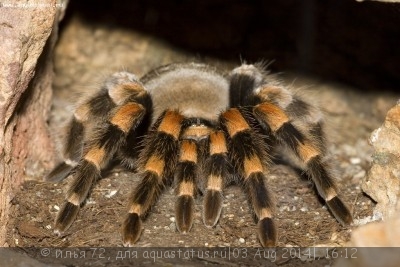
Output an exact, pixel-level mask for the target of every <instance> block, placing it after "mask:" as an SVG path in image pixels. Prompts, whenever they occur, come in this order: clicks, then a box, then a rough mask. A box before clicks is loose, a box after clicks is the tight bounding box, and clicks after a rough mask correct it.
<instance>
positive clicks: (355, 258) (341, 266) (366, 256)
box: [334, 215, 400, 267]
mask: <svg viewBox="0 0 400 267" xmlns="http://www.w3.org/2000/svg"><path fill="white" fill-rule="evenodd" d="M346 247H347V248H346V249H347V256H348V258H347V259H344V257H343V256H344V254H342V255H343V256H342V257H343V259H340V260H338V261H337V262H336V263H335V265H334V266H335V267H374V266H385V267H397V266H399V265H398V264H399V262H400V254H399V253H398V247H400V215H397V216H395V217H393V218H391V219H389V220H387V221H385V222H373V223H370V224H367V225H365V226H362V227H360V228H358V229H356V230H354V232H353V234H352V237H351V241H350V243H349V244H347V245H346ZM396 247H397V248H396Z"/></svg>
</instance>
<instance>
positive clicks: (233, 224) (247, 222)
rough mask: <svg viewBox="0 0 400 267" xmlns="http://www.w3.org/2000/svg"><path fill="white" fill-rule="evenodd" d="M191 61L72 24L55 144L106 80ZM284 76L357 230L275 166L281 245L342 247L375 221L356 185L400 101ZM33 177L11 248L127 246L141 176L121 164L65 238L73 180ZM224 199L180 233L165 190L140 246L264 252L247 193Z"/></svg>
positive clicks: (16, 209) (123, 35)
mask: <svg viewBox="0 0 400 267" xmlns="http://www.w3.org/2000/svg"><path fill="white" fill-rule="evenodd" d="M83 36H84V38H85V42H84V43H81V42H80V41H79V40H82V38H83ZM193 58H195V57H193V56H191V55H187V54H186V53H183V52H180V51H177V50H176V49H174V48H172V47H169V46H168V45H166V44H163V43H161V42H160V41H158V40H156V39H152V38H150V37H147V36H142V35H140V34H138V33H134V32H125V31H123V30H116V29H111V28H107V27H104V26H92V25H86V24H85V23H83V22H81V21H80V20H78V19H74V20H73V21H72V22H71V23H70V25H68V26H67V27H66V28H65V30H64V32H63V35H62V36H61V38H60V41H59V44H58V47H57V51H56V57H55V64H56V80H55V82H54V89H55V91H54V107H53V109H52V113H51V118H50V127H51V129H52V133H53V134H54V138H55V139H58V136H59V132H60V129H61V128H62V125H63V124H64V123H65V122H66V119H67V118H68V116H69V115H70V114H71V113H70V111H71V109H72V106H73V103H75V102H76V98H75V97H76V95H77V94H80V93H81V92H82V91H84V90H92V89H93V88H96V84H97V85H98V84H99V81H101V80H102V77H101V76H103V77H104V76H105V75H107V73H111V72H113V71H115V70H120V69H121V68H127V69H129V70H130V71H132V72H134V73H137V74H139V75H141V74H143V73H145V72H146V71H147V70H149V69H151V68H152V67H155V66H158V65H162V64H165V63H168V62H173V61H187V60H191V59H193ZM197 60H198V59H197ZM202 60H203V59H202ZM276 60H279V59H276ZM204 61H206V62H211V63H216V64H218V65H219V66H221V67H223V68H227V67H230V66H232V63H231V62H219V61H218V60H216V59H207V58H206V59H204ZM281 77H282V78H283V79H284V80H285V81H286V82H287V83H288V84H291V86H292V87H294V88H303V89H304V90H305V92H306V93H305V94H306V95H312V98H313V99H317V100H318V102H319V103H320V106H321V107H322V110H323V111H324V112H325V115H326V119H327V122H328V123H327V129H326V130H327V134H328V137H329V140H330V144H329V146H328V147H329V152H330V160H331V161H332V162H333V164H334V166H335V167H336V170H337V175H338V184H339V188H340V196H341V197H342V199H343V200H344V201H345V202H346V203H347V204H348V205H349V207H351V210H352V213H353V217H354V219H355V223H354V225H353V226H351V227H342V226H341V225H340V224H339V223H338V222H337V221H336V220H335V219H334V217H333V216H332V215H331V214H330V212H329V211H328V210H327V208H326V206H325V205H324V203H323V202H321V201H320V199H319V198H318V197H317V195H316V193H315V190H314V187H313V185H312V184H311V183H310V182H309V181H308V180H305V179H300V177H299V175H298V173H297V172H296V171H295V170H294V169H293V168H291V167H290V166H287V165H276V166H273V167H272V169H271V171H270V173H269V174H268V182H267V183H268V185H269V186H270V188H271V191H272V192H274V194H275V196H276V200H277V201H276V202H277V209H276V210H277V213H276V217H275V218H276V223H277V225H278V234H279V236H278V246H279V247H291V246H294V247H308V246H322V247H328V246H335V247H338V246H339V247H340V246H344V245H345V243H346V242H347V241H348V240H349V237H350V234H351V231H352V229H354V227H357V225H360V224H362V223H365V222H366V221H370V220H371V219H372V218H371V216H372V208H373V206H374V203H373V202H372V201H371V199H370V198H368V197H367V196H365V195H364V194H363V193H362V191H361V188H360V183H361V179H362V178H363V177H364V176H365V174H366V172H367V170H368V167H369V164H370V162H371V154H372V149H371V147H370V146H369V144H368V138H369V135H370V133H371V132H372V130H373V129H375V128H377V127H379V125H380V124H381V123H382V122H383V119H384V116H385V114H386V112H387V110H388V109H389V108H390V107H391V106H393V105H394V103H395V102H396V100H397V99H398V97H399V96H398V95H397V96H396V95H393V94H390V93H381V94H378V93H376V92H375V93H371V92H365V91H363V90H362V88H349V87H347V86H344V85H341V84H335V83H331V82H328V81H323V80H320V79H318V78H309V77H303V76H299V75H298V74H293V73H287V74H283V75H282V76H281ZM27 178H28V179H29V180H28V181H27V182H26V183H24V184H23V185H22V186H21V190H20V192H19V193H18V194H17V195H16V196H15V197H14V199H13V200H12V204H13V206H12V211H11V213H10V214H12V217H11V218H10V220H9V224H8V225H7V226H6V227H7V229H8V240H7V242H8V244H9V245H10V246H16V247H120V246H122V242H121V236H120V226H121V222H122V220H123V219H124V217H125V214H126V211H127V208H126V200H127V196H128V195H129V192H130V191H131V190H132V189H133V188H134V187H135V186H136V184H137V183H138V178H137V175H135V174H134V173H130V172H127V171H125V170H123V169H121V168H120V167H117V168H115V169H113V170H112V171H111V172H110V173H109V175H108V176H107V177H104V178H103V179H102V180H100V181H99V182H98V183H97V184H96V185H95V187H94V188H93V190H92V193H91V194H90V197H89V199H88V200H87V202H86V204H85V205H84V206H83V207H82V209H81V211H80V213H79V214H78V217H77V220H76V221H75V223H74V224H73V225H72V227H71V228H70V229H69V230H68V231H67V232H66V233H65V234H64V235H63V236H61V237H58V236H56V235H54V234H53V222H54V219H55V217H56V214H57V211H58V209H59V208H60V207H61V206H62V204H63V201H64V192H65V191H66V188H67V184H68V182H70V180H69V179H67V180H66V181H63V182H62V183H60V184H52V183H46V182H42V181H41V177H27ZM224 197H225V198H224V205H223V206H224V207H223V211H222V214H221V218H220V220H219V223H218V224H217V226H216V227H214V228H212V229H209V228H206V227H205V226H204V225H203V223H202V220H201V212H202V207H201V203H202V197H201V196H200V197H198V198H197V199H196V213H195V219H194V225H193V228H192V230H191V231H190V232H189V233H188V234H180V233H178V232H177V230H176V227H175V215H174V204H175V197H174V193H173V190H172V189H167V190H165V192H164V194H163V195H162V196H161V198H160V199H159V201H158V202H157V204H156V205H155V207H154V208H153V209H152V211H151V213H150V215H149V216H148V218H147V220H146V221H145V222H144V231H143V234H142V236H141V238H140V240H139V242H138V243H137V246H138V247H259V242H258V240H257V236H256V224H255V222H254V221H253V218H252V216H251V213H250V211H249V208H248V203H247V200H246V197H245V195H244V193H243V192H242V190H241V188H239V187H237V186H231V187H229V188H227V189H226V190H225V192H224ZM211 263H214V262H211ZM217 263H218V262H217ZM237 263H238V262H237ZM324 264H325V265H329V264H330V262H329V261H328V262H325V263H324ZM234 266H236V264H235V265H234ZM288 266H290V263H288Z"/></svg>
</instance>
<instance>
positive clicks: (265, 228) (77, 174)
mask: <svg viewBox="0 0 400 267" xmlns="http://www.w3.org/2000/svg"><path fill="white" fill-rule="evenodd" d="M322 124H323V123H322V116H321V115H320V112H319V110H318V109H316V108H315V107H313V106H312V105H310V104H309V103H307V102H305V101H304V100H302V99H301V98H300V97H298V96H297V95H295V94H293V93H292V92H291V91H290V90H288V89H287V88H286V87H284V86H282V85H281V84H280V83H279V82H277V81H276V79H274V78H273V76H271V75H268V73H267V72H266V71H265V70H264V68H263V66H262V65H261V64H255V65H247V64H242V65H241V66H239V67H237V68H235V69H233V70H232V71H231V72H230V73H229V74H227V75H223V74H221V73H219V72H218V71H217V70H216V69H214V68H212V67H210V66H207V65H203V64H195V63H188V64H171V65H167V66H163V67H160V68H158V69H155V70H153V71H151V72H150V73H148V74H146V75H145V76H144V77H142V78H141V79H138V78H137V77H136V76H135V75H133V74H131V73H128V72H118V73H115V74H113V75H112V76H111V77H109V78H108V79H107V80H106V81H105V83H104V84H103V86H102V87H101V89H100V90H99V91H98V92H96V94H94V95H93V96H92V97H91V98H89V99H87V100H86V101H84V102H83V103H81V104H80V105H78V107H77V108H76V110H75V112H74V116H73V118H72V120H71V122H70V124H69V126H68V133H67V138H66V141H65V146H64V158H65V162H63V163H61V164H60V165H58V166H57V167H56V168H55V169H54V170H53V171H52V172H51V173H50V174H49V175H48V176H47V180H50V181H59V180H62V179H64V178H65V177H67V176H68V175H69V174H72V175H73V178H72V179H73V182H72V184H71V185H70V187H69V190H68V193H67V196H66V202H65V204H64V206H63V207H62V208H61V210H60V211H59V213H58V216H57V218H56V222H55V232H56V233H61V232H63V231H65V230H66V229H67V228H68V227H70V225H71V224H72V223H73V221H74V219H75V217H76V215H77V213H78V211H79V208H80V206H81V205H82V203H83V201H84V200H85V199H86V197H87V195H88V193H89V191H90V188H91V186H92V185H93V183H94V182H95V181H96V180H98V179H100V178H101V171H102V170H103V169H104V168H105V167H107V165H109V163H110V162H111V161H114V159H119V160H120V161H121V162H122V163H123V164H124V165H125V166H127V167H128V168H130V169H135V170H137V171H138V173H139V175H140V179H141V181H140V183H139V185H138V186H137V187H136V188H135V189H134V190H133V193H132V196H131V197H130V198H129V202H128V215H127V217H126V219H125V221H124V222H123V225H122V238H123V243H124V245H127V246H130V245H133V244H134V243H135V242H136V241H137V240H138V239H139V237H140V235H141V232H142V219H143V218H144V217H145V215H146V214H147V213H148V211H149V210H150V208H151V207H152V206H153V205H154V203H155V202H156V200H157V198H158V196H159V195H160V194H161V192H162V190H163V188H164V187H165V186H167V185H171V184H174V186H175V190H176V196H177V199H176V204H175V207H176V210H175V212H176V214H175V216H176V226H177V229H178V230H179V231H180V232H188V231H189V230H190V229H191V226H192V222H193V216H194V207H195V205H194V198H195V196H196V193H197V192H198V191H199V190H200V192H203V222H204V224H205V225H206V226H209V227H212V226H214V225H215V224H216V223H217V222H218V219H219V217H220V213H221V209H222V203H223V195H222V194H223V190H224V187H225V186H226V185H227V184H228V183H230V182H232V181H234V182H236V183H238V184H240V185H242V187H243V189H244V191H245V193H246V194H247V196H248V200H249V204H250V206H251V208H252V210H253V211H254V215H255V217H256V219H257V220H258V237H259V240H260V242H261V245H263V246H274V245H275V244H276V241H277V231H276V226H275V224H274V221H273V217H274V204H273V201H272V197H271V193H270V192H269V190H268V189H267V187H266V176H265V173H266V172H267V171H268V169H269V167H270V165H271V164H272V163H271V162H272V161H271V153H272V150H273V149H274V148H275V147H276V146H278V145H279V146H281V145H286V146H287V147H288V148H290V149H291V150H292V151H293V152H294V154H295V155H296V156H297V157H298V159H299V160H300V161H301V162H302V165H303V167H304V170H305V172H306V174H308V175H309V176H310V177H311V178H312V180H313V182H314V184H315V186H316V188H317V190H318V193H319V194H320V196H321V197H322V198H323V199H324V200H325V202H326V204H327V206H328V207H329V209H330V211H331V212H332V214H333V215H334V216H335V217H336V219H337V220H338V221H339V222H340V223H342V224H349V223H351V222H352V216H351V214H350V212H349V210H348V209H347V208H346V206H345V205H344V203H343V202H342V201H341V200H340V199H339V197H338V195H337V188H336V186H335V183H334V179H333V177H332V174H331V169H330V166H329V163H328V162H327V161H326V160H325V153H326V148H325V144H324V143H325V142H324V134H323V130H322Z"/></svg>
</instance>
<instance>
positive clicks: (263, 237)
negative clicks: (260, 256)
mask: <svg viewBox="0 0 400 267" xmlns="http://www.w3.org/2000/svg"><path fill="white" fill-rule="evenodd" d="M257 226H258V238H259V239H260V243H261V245H262V246H263V247H274V246H275V245H276V239H277V233H276V226H275V223H274V221H273V220H272V219H271V218H268V217H265V218H263V219H261V220H260V221H259V222H258V224H257Z"/></svg>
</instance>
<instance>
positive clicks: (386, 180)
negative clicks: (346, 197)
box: [362, 103, 400, 239]
mask: <svg viewBox="0 0 400 267" xmlns="http://www.w3.org/2000/svg"><path fill="white" fill-rule="evenodd" d="M370 143H371V145H372V146H373V148H374V149H375V151H374V154H373V156H372V158H373V161H372V166H371V169H370V170H369V171H368V174H367V176H366V179H364V181H363V183H362V189H363V190H364V191H365V193H367V194H368V195H369V196H371V197H372V198H373V199H374V200H375V201H376V202H377V205H376V207H375V209H374V214H375V216H376V217H379V216H382V218H383V219H384V220H386V219H388V218H390V217H392V216H393V215H395V214H398V213H399V210H400V201H399V193H400V104H399V103H398V104H397V105H396V106H395V107H393V108H392V109H390V110H389V112H388V113H387V116H386V119H385V122H384V123H383V125H382V126H381V127H380V128H378V129H376V130H375V131H374V132H373V133H372V135H371V137H370ZM399 239H400V237H399Z"/></svg>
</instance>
